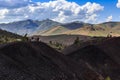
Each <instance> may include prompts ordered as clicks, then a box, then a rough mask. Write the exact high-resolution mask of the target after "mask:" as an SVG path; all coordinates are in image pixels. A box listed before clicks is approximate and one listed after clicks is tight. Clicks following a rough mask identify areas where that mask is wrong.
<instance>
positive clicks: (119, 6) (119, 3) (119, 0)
mask: <svg viewBox="0 0 120 80" xmlns="http://www.w3.org/2000/svg"><path fill="white" fill-rule="evenodd" d="M116 6H117V8H120V0H118V3H117V5H116Z"/></svg>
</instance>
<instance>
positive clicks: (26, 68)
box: [0, 42, 103, 80]
mask: <svg viewBox="0 0 120 80" xmlns="http://www.w3.org/2000/svg"><path fill="white" fill-rule="evenodd" d="M80 64H81V65H79V64H77V63H76V62H74V61H73V60H71V59H69V58H67V57H66V56H64V55H63V54H61V53H58V52H57V51H55V50H54V49H52V48H50V47H49V46H47V45H46V44H44V43H42V42H27V43H25V42H19V43H10V44H6V45H1V46H0V79H1V80H103V78H102V76H101V75H99V74H98V73H96V72H94V71H93V70H92V69H90V68H89V66H88V65H86V64H85V63H84V62H81V63H80Z"/></svg>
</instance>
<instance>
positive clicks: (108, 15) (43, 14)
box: [0, 0, 120, 23]
mask: <svg viewBox="0 0 120 80" xmlns="http://www.w3.org/2000/svg"><path fill="white" fill-rule="evenodd" d="M8 4H9V5H8ZM0 13H1V14H0V22H1V23H3V22H12V21H19V20H25V19H33V20H43V19H46V18H49V19H52V20H55V21H58V22H72V21H83V22H88V23H101V22H108V21H120V0H51V2H50V0H32V1H30V0H21V1H20V0H1V1H0Z"/></svg>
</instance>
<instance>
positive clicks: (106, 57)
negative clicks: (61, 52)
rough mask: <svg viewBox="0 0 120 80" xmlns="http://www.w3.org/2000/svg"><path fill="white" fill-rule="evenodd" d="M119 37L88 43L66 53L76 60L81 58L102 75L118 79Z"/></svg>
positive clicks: (119, 79) (119, 78)
mask: <svg viewBox="0 0 120 80" xmlns="http://www.w3.org/2000/svg"><path fill="white" fill-rule="evenodd" d="M119 48H120V38H111V39H107V40H105V41H103V42H102V43H100V44H98V45H88V46H86V47H83V48H80V49H78V50H76V51H74V52H72V53H69V54H67V56H69V57H70V58H72V59H74V60H76V61H77V62H79V61H81V60H83V61H85V62H87V63H88V64H90V66H92V67H93V68H94V69H95V70H96V71H97V72H99V73H101V74H102V75H103V76H104V77H107V76H110V78H111V79H112V80H120V64H119V62H120V60H119V59H120V49H119Z"/></svg>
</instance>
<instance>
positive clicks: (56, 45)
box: [48, 41, 65, 51]
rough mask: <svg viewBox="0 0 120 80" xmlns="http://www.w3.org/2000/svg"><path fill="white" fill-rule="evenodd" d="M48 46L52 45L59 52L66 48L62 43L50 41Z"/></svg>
mask: <svg viewBox="0 0 120 80" xmlns="http://www.w3.org/2000/svg"><path fill="white" fill-rule="evenodd" d="M48 45H50V46H51V47H53V48H55V49H56V50H58V51H61V50H63V49H64V48H65V45H63V44H62V43H59V42H52V41H49V44H48Z"/></svg>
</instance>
